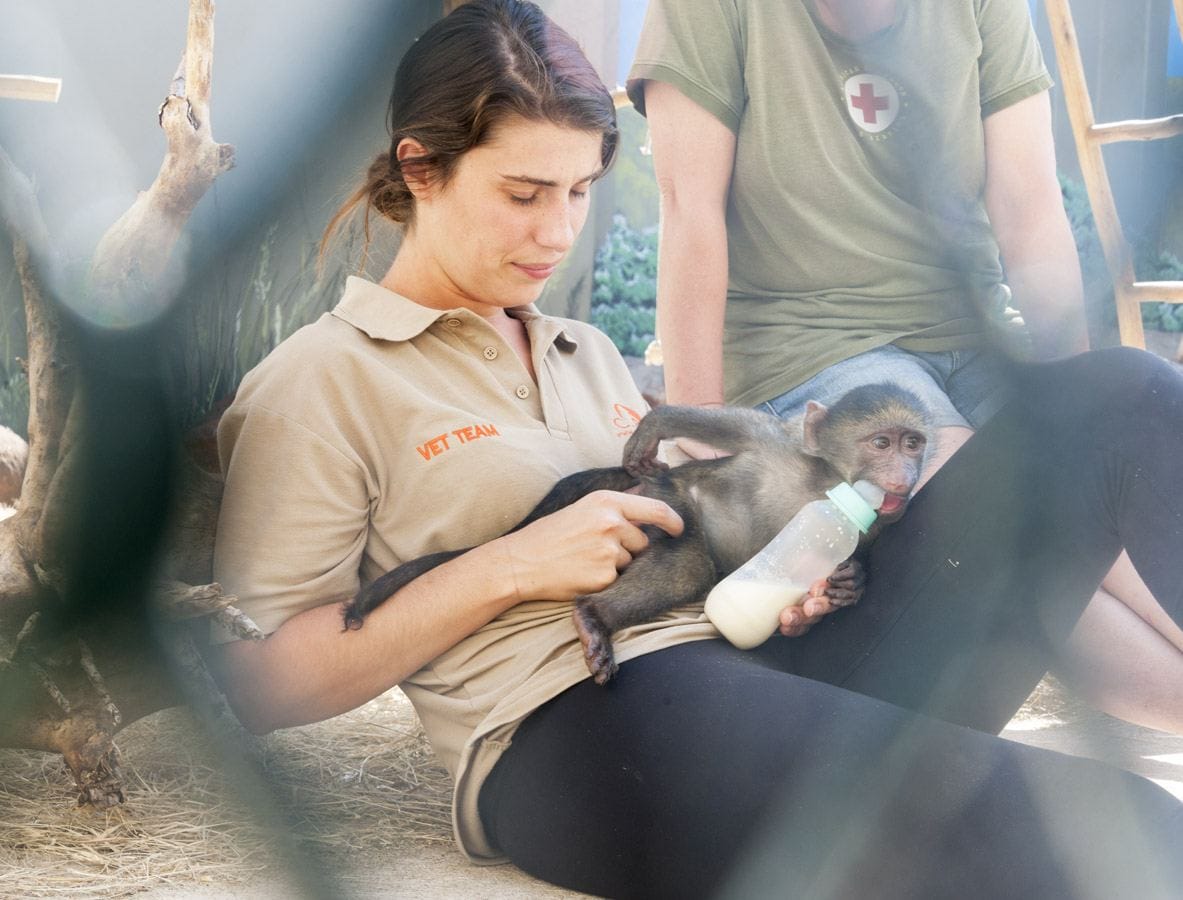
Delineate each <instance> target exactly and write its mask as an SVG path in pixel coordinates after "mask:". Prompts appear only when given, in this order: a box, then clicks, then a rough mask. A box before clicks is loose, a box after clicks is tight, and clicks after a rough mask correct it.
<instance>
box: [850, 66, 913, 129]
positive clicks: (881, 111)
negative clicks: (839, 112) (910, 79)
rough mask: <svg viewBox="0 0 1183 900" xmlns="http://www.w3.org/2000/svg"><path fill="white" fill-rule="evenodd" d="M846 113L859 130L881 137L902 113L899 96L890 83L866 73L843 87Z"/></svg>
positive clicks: (854, 76)
mask: <svg viewBox="0 0 1183 900" xmlns="http://www.w3.org/2000/svg"><path fill="white" fill-rule="evenodd" d="M842 93H843V94H844V95H845V97H846V111H847V112H848V113H850V118H851V120H852V121H853V122H854V124H855V125H857V126H858V127H859V128H861V129H863V130H864V131H869V132H871V133H872V134H878V133H879V132H880V131H885V130H886V129H887V128H889V127H890V126H891V123H892V122H894V121H895V117H896V116H897V115H899V111H900V95H899V92H897V91H896V89H895V86H894V85H892V83H891V82H890V81H888V80H887V79H886V78H883V77H882V76H880V75H871V74H869V73H867V72H864V73H862V74H860V75H853V76H851V77H850V78H847V79H846V83H845V84H844V85H843V86H842Z"/></svg>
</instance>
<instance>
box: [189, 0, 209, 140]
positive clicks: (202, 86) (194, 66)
mask: <svg viewBox="0 0 1183 900" xmlns="http://www.w3.org/2000/svg"><path fill="white" fill-rule="evenodd" d="M213 60H214V4H213V0H193V2H191V3H190V4H189V28H188V33H187V35H186V41H185V98H186V99H187V100H188V101H189V104H190V105H191V106H192V107H193V110H194V115H195V116H196V118H197V122H198V126H199V127H202V128H204V129H205V130H206V131H207V132H208V131H209V127H210V126H209V101H210V81H211V79H212V74H213V73H212V71H211V67H212V65H213Z"/></svg>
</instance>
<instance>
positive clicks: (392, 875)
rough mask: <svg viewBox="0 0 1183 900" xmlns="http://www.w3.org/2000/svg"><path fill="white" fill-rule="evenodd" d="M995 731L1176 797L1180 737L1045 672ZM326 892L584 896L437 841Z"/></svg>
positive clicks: (284, 886) (203, 898) (273, 897)
mask: <svg viewBox="0 0 1183 900" xmlns="http://www.w3.org/2000/svg"><path fill="white" fill-rule="evenodd" d="M408 715H411V713H410V712H409V710H408ZM1003 736H1004V737H1007V738H1009V739H1011V740H1015V741H1019V742H1021V743H1026V744H1031V745H1034V746H1038V747H1044V748H1047V749H1053V750H1059V751H1061V752H1066V753H1071V754H1074V755H1079V756H1085V757H1091V758H1094V759H1102V760H1105V761H1107V762H1111V763H1113V764H1114V765H1118V766H1121V767H1123V768H1126V769H1129V770H1131V771H1134V772H1138V773H1140V774H1142V775H1145V776H1147V777H1148V778H1151V779H1152V780H1154V781H1156V782H1158V783H1159V784H1161V785H1162V786H1163V787H1165V788H1166V789H1168V790H1170V791H1171V792H1172V793H1174V794H1175V795H1176V796H1178V797H1179V798H1180V799H1183V736H1175V735H1167V734H1163V733H1161V732H1157V731H1152V730H1150V729H1145V728H1139V727H1136V726H1133V725H1129V724H1127V723H1125V722H1121V721H1119V720H1117V719H1113V718H1111V717H1109V716H1106V715H1104V714H1103V713H1099V712H1096V711H1095V710H1093V709H1091V708H1089V707H1087V706H1085V705H1084V704H1082V703H1080V702H1079V701H1076V700H1074V699H1073V698H1072V697H1071V696H1070V695H1068V694H1067V693H1066V692H1065V691H1064V689H1063V688H1062V687H1060V686H1059V685H1058V684H1057V683H1056V682H1055V681H1054V680H1053V679H1050V678H1049V679H1045V680H1044V681H1043V682H1042V683H1041V684H1040V686H1039V687H1038V688H1037V689H1036V691H1035V692H1034V693H1033V694H1032V696H1031V698H1030V699H1029V700H1028V701H1027V703H1026V705H1024V707H1023V708H1022V709H1021V710H1020V711H1019V713H1018V714H1017V715H1016V716H1015V718H1014V720H1013V721H1012V722H1011V723H1010V725H1009V726H1008V727H1007V729H1006V730H1005V731H1004V732H1003ZM327 893H329V894H331V895H332V896H334V897H337V896H340V897H354V898H358V900H370V898H378V897H382V898H424V897H429V898H449V900H450V898H456V900H468V898H488V900H511V898H527V900H530V898H537V900H560V898H576V897H584V896H586V895H583V894H579V893H575V892H571V891H565V890H562V889H559V888H556V887H553V886H552V885H549V884H546V883H544V882H541V881H538V880H536V879H534V878H531V877H530V876H528V875H526V874H525V873H523V872H521V871H520V870H518V869H516V868H515V867H513V866H511V865H503V866H475V865H472V864H470V863H468V862H467V861H466V860H465V859H463V858H462V857H461V856H460V854H459V853H458V852H457V851H456V850H455V849H454V848H453V847H451V846H447V845H444V844H425V845H421V846H401V847H399V848H397V849H394V850H390V851H387V852H377V853H372V854H371V853H367V854H366V855H364V856H361V857H359V858H357V859H356V860H354V861H353V862H351V863H349V865H348V867H347V868H337V869H336V872H335V876H334V880H333V882H332V885H331V889H330V891H328V892H327ZM317 895H321V896H323V895H324V894H322V893H321V891H320V890H317V891H316V892H315V893H314V894H313V896H317ZM96 896H97V895H96ZM140 896H143V897H149V898H153V900H280V898H283V900H287V898H291V897H296V896H300V889H299V887H298V886H297V885H295V884H293V883H292V882H291V881H290V880H288V879H285V878H283V877H281V876H279V875H278V874H276V873H274V872H272V873H271V874H268V875H266V876H263V877H260V878H257V879H254V880H250V881H248V882H247V883H245V884H241V885H235V886H232V887H231V886H225V887H223V886H219V885H217V884H206V885H200V884H186V885H177V886H175V887H158V888H154V889H151V890H149V891H147V892H145V893H143V894H141V895H140Z"/></svg>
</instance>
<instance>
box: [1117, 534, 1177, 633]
mask: <svg viewBox="0 0 1183 900" xmlns="http://www.w3.org/2000/svg"><path fill="white" fill-rule="evenodd" d="M1101 587H1102V588H1104V589H1105V590H1106V591H1108V592H1109V593H1110V594H1111V595H1113V596H1114V597H1117V598H1118V599H1119V600H1121V602H1122V603H1124V604H1125V605H1126V606H1128V607H1129V608H1130V609H1132V610H1133V611H1134V612H1135V613H1137V615H1138V617H1139V618H1140V619H1142V620H1143V621H1144V622H1145V623H1146V624H1147V625H1149V626H1150V627H1151V628H1153V629H1154V630H1155V631H1157V632H1158V633H1159V634H1161V635H1162V636H1163V637H1164V638H1166V639H1167V640H1168V641H1170V642H1171V644H1173V645H1174V646H1175V649H1177V650H1178V651H1179V652H1180V653H1183V628H1180V627H1179V626H1178V625H1176V624H1175V622H1174V620H1173V619H1172V618H1171V617H1170V616H1168V615H1167V613H1166V610H1164V609H1163V608H1162V605H1161V604H1159V602H1158V601H1157V600H1156V599H1155V598H1154V595H1153V594H1152V593H1150V588H1148V587H1146V582H1144V581H1143V580H1142V579H1141V578H1140V577H1139V576H1138V572H1137V570H1136V569H1134V564H1133V563H1132V562H1130V557H1129V554H1128V553H1125V552H1123V553H1122V554H1121V556H1119V557H1118V558H1117V562H1115V563H1114V564H1113V568H1112V569H1110V570H1109V574H1108V575H1107V576H1105V580H1104V581H1102V582H1101Z"/></svg>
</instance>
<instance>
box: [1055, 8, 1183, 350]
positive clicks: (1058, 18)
mask: <svg viewBox="0 0 1183 900" xmlns="http://www.w3.org/2000/svg"><path fill="white" fill-rule="evenodd" d="M1044 2H1045V6H1046V7H1047V17H1048V23H1049V24H1050V25H1051V32H1052V39H1053V42H1054V44H1055V47H1056V61H1057V65H1058V67H1059V70H1060V80H1061V82H1062V85H1063V89H1064V101H1065V104H1066V105H1067V107H1068V119H1069V121H1070V122H1071V123H1072V134H1073V137H1074V138H1075V140H1076V152H1077V155H1078V156H1079V158H1080V171H1081V175H1082V176H1083V178H1084V187H1085V190H1086V191H1087V193H1088V197H1089V205H1090V206H1092V208H1093V218H1094V219H1095V220H1096V223H1097V236H1098V237H1099V238H1100V241H1101V250H1102V252H1103V253H1104V255H1105V265H1106V266H1107V267H1108V269H1109V277H1110V278H1111V279H1112V281H1113V293H1114V300H1115V301H1116V304H1117V327H1118V331H1119V333H1120V335H1121V342H1122V343H1123V344H1125V345H1127V346H1131V347H1143V348H1144V347H1145V346H1146V337H1145V335H1144V333H1143V331H1142V304H1143V303H1163V302H1166V303H1183V281H1135V280H1134V278H1135V276H1134V259H1133V253H1132V251H1131V250H1130V245H1129V243H1128V242H1127V241H1126V239H1125V235H1124V234H1123V233H1122V230H1121V222H1120V220H1119V219H1118V217H1117V206H1116V205H1115V204H1114V202H1113V189H1112V188H1111V187H1110V185H1109V173H1108V172H1107V171H1106V169H1105V159H1104V157H1103V156H1102V154H1101V146H1102V145H1103V144H1108V143H1110V142H1112V141H1153V140H1158V139H1160V138H1169V137H1175V136H1176V135H1180V134H1183V114H1180V115H1173V116H1166V117H1164V118H1161V119H1127V120H1125V121H1121V122H1109V123H1098V122H1097V120H1096V117H1095V116H1094V115H1093V103H1092V100H1091V99H1090V98H1089V90H1088V85H1087V84H1086V83H1085V78H1084V65H1083V63H1082V62H1081V59H1080V46H1079V44H1078V43H1077V40H1076V27H1075V26H1074V25H1073V23H1072V11H1071V10H1070V9H1069V8H1068V0H1044ZM1174 4H1175V17H1176V19H1177V21H1178V24H1179V28H1180V31H1181V32H1183V0H1174ZM1180 349H1181V350H1183V346H1181V347H1180Z"/></svg>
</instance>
